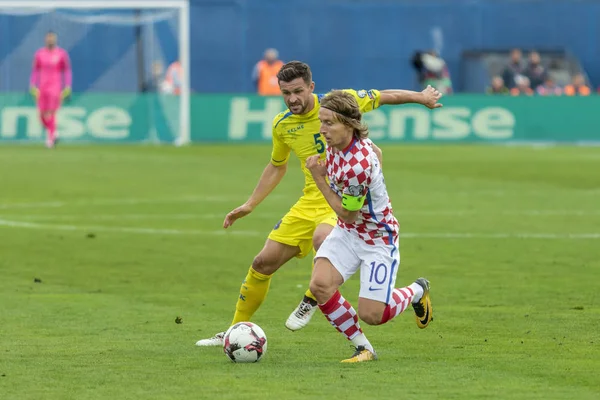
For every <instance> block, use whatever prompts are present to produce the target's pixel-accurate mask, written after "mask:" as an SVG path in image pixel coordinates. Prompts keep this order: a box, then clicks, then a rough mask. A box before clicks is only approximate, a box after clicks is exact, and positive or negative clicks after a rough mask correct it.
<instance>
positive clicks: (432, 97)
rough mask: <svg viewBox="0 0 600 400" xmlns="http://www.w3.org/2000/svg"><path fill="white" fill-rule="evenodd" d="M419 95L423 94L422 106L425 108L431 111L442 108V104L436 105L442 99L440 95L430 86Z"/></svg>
mask: <svg viewBox="0 0 600 400" xmlns="http://www.w3.org/2000/svg"><path fill="white" fill-rule="evenodd" d="M421 93H423V105H424V106H425V107H427V108H431V109H433V108H440V107H442V104H441V103H438V101H439V100H440V99H441V98H442V94H441V93H440V92H439V91H438V90H436V89H434V88H432V87H431V85H427V87H426V88H425V89H423V91H422V92H421Z"/></svg>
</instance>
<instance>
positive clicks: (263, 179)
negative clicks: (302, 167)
mask: <svg viewBox="0 0 600 400" xmlns="http://www.w3.org/2000/svg"><path fill="white" fill-rule="evenodd" d="M286 171H287V163H286V164H283V165H280V166H275V165H273V164H272V163H269V164H268V165H267V166H266V167H265V169H264V171H263V173H262V175H261V176H260V179H259V180H258V184H257V185H256V187H255V188H254V191H253V192H252V195H250V197H249V198H248V200H246V202H245V203H244V204H242V205H241V206H239V207H237V208H235V209H234V210H232V211H231V212H230V213H229V214H227V216H225V221H223V228H225V229H227V228H229V227H230V226H231V225H233V223H234V222H235V221H236V220H238V219H240V218H243V217H245V216H246V215H248V214H250V213H251V212H252V211H253V210H254V208H256V206H258V205H259V204H260V203H262V201H263V200H264V199H266V198H267V196H268V195H269V194H270V193H271V192H272V191H273V189H275V188H276V187H277V185H279V182H281V179H282V178H283V176H284V175H285V172H286Z"/></svg>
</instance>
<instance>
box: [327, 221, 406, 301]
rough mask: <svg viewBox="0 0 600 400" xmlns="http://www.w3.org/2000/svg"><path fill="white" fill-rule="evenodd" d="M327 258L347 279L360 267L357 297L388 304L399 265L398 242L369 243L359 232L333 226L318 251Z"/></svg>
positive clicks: (345, 279)
mask: <svg viewBox="0 0 600 400" xmlns="http://www.w3.org/2000/svg"><path fill="white" fill-rule="evenodd" d="M318 258H327V259H328V260H329V261H330V262H331V263H332V264H333V266H334V267H335V269H337V270H338V272H339V273H340V274H341V275H342V277H343V278H344V282H346V281H347V280H348V279H349V278H350V277H351V276H352V275H354V273H355V272H356V271H357V270H358V268H360V292H359V297H363V298H366V299H371V300H376V301H381V302H382V303H385V304H388V303H389V302H390V296H391V293H392V290H394V288H395V284H396V275H397V273H398V267H399V266H400V251H399V250H398V242H396V243H394V245H385V244H377V245H368V244H366V243H365V242H364V241H363V240H361V239H360V238H359V237H358V236H356V235H353V234H352V233H350V232H348V231H347V230H345V229H343V228H340V227H339V226H337V225H336V226H335V227H334V228H333V231H331V233H330V234H329V235H328V236H327V238H326V239H325V241H324V242H323V244H322V245H321V247H320V248H319V250H318V251H317V254H316V256H315V260H316V259H318Z"/></svg>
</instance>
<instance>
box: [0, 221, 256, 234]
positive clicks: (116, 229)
mask: <svg viewBox="0 0 600 400" xmlns="http://www.w3.org/2000/svg"><path fill="white" fill-rule="evenodd" d="M0 226H5V227H10V228H26V229H38V230H56V231H89V232H93V231H96V232H117V233H140V234H149V235H246V236H256V235H259V234H260V232H257V231H233V230H232V231H225V230H216V231H209V230H199V229H189V230H186V229H166V228H165V229H163V228H136V227H129V226H114V227H113V226H77V225H55V224H38V223H35V222H22V221H10V220H5V219H0Z"/></svg>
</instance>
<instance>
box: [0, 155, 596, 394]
mask: <svg viewBox="0 0 600 400" xmlns="http://www.w3.org/2000/svg"><path fill="white" fill-rule="evenodd" d="M383 150H384V165H383V166H384V172H385V174H386V182H387V186H388V189H389V191H390V195H391V197H392V201H393V205H394V210H395V214H396V216H397V217H398V219H399V220H400V224H401V229H402V233H403V235H404V236H403V238H402V239H401V244H400V249H401V254H402V262H401V267H400V270H399V273H398V283H399V284H408V283H410V282H412V280H414V279H415V278H417V277H419V276H425V277H427V278H429V279H430V281H431V284H432V301H433V307H434V315H435V321H434V322H433V323H432V325H431V326H430V327H429V328H428V329H425V330H419V329H417V327H416V324H415V321H414V316H413V314H412V311H411V310H410V309H409V310H407V313H406V314H405V315H401V316H400V317H398V318H396V319H395V320H393V321H392V322H391V323H388V324H386V325H384V326H379V327H370V326H366V325H363V328H364V330H365V332H366V334H367V335H368V336H369V338H370V339H371V342H372V343H373V344H374V345H375V347H376V349H377V350H378V353H379V357H380V360H379V361H378V362H373V363H367V364H360V365H341V364H340V363H339V361H340V360H341V359H342V358H345V357H347V356H349V355H350V354H351V353H352V349H351V347H350V343H349V342H347V341H346V340H345V339H344V338H343V337H342V336H341V335H340V334H339V333H337V332H336V331H335V330H334V329H333V328H332V327H331V326H330V325H328V323H327V322H326V320H325V318H323V317H322V316H321V315H319V314H317V315H316V316H315V318H314V319H313V322H312V323H311V324H310V325H309V326H308V327H307V328H306V329H305V330H303V331H300V332H289V331H287V330H286V329H285V327H284V322H285V320H286V318H287V316H288V314H289V313H290V312H291V310H292V309H293V308H294V307H295V306H296V304H297V303H298V301H299V300H300V298H301V296H302V293H303V292H304V290H305V288H306V285H307V283H308V280H309V277H310V260H309V259H303V260H293V261H292V262H290V263H289V264H288V265H286V266H285V267H284V268H282V270H280V271H279V272H278V273H277V274H276V276H275V277H274V278H273V281H272V284H271V291H270V293H269V296H268V297H267V299H266V301H265V303H264V304H263V306H262V308H261V309H260V310H259V311H258V313H257V314H256V315H255V318H254V322H256V323H258V324H259V325H260V326H261V327H262V328H263V329H264V330H265V332H266V334H267V336H268V340H269V348H268V352H267V354H266V356H265V357H264V359H263V360H262V361H261V362H260V363H257V364H251V365H242V364H239V365H238V364H232V363H231V362H229V361H228V359H227V358H226V356H225V355H224V354H223V352H222V350H221V349H219V348H197V347H195V346H194V343H195V342H196V340H198V339H201V338H204V337H208V336H212V335H213V334H214V333H215V332H218V331H220V330H223V329H225V328H227V326H228V324H229V322H230V319H231V317H232V312H233V308H234V305H235V302H236V298H237V294H238V289H239V284H240V282H241V280H242V279H243V278H244V276H245V274H246V271H247V269H248V266H249V265H250V263H251V261H252V258H253V257H254V256H255V254H256V253H257V252H258V251H259V250H260V249H261V247H262V245H263V243H264V240H265V238H266V235H267V234H268V232H269V230H270V229H271V227H272V226H273V225H274V224H275V223H276V222H277V221H278V220H279V218H280V217H281V216H282V215H283V214H284V213H285V212H286V211H287V209H288V208H289V207H290V206H291V205H292V204H293V203H294V202H295V201H296V199H297V198H298V197H299V195H300V193H301V189H302V183H303V178H302V175H301V173H300V172H299V168H298V165H297V163H298V161H297V160H296V159H293V160H291V164H290V167H289V169H288V175H287V176H286V177H285V178H284V181H283V183H282V184H281V185H280V187H278V188H277V189H276V190H275V192H274V193H273V194H272V196H271V197H270V198H268V199H267V200H266V201H265V202H264V203H263V204H262V205H261V206H259V207H258V208H257V209H256V210H255V212H254V213H253V214H251V215H250V216H248V217H247V218H245V219H243V220H240V221H238V222H237V223H236V224H235V225H234V226H233V228H232V229H230V230H227V231H223V230H222V229H221V224H222V221H223V217H224V215H225V214H226V213H227V212H228V211H229V210H230V209H232V208H233V207H235V206H237V205H239V204H241V203H242V202H243V201H245V199H246V198H247V196H248V195H249V194H250V192H251V190H252V189H253V187H254V185H255V183H256V181H257V179H258V177H259V176H260V173H261V171H262V169H263V167H264V166H265V165H266V163H267V162H268V160H269V156H270V148H269V146H259V145H256V146H216V145H210V146H201V145H198V146H192V147H188V148H170V147H134V146H123V147H110V146H89V147H83V146H64V147H59V148H58V149H55V150H52V151H50V150H46V149H44V148H42V147H33V146H2V147H0V169H1V170H0V399H2V400H9V399H19V400H22V399H23V400H24V399H78V400H79V399H199V398H206V399H217V398H226V399H228V398H231V399H239V398H256V399H265V398H273V399H324V398H336V399H344V398H352V399H360V398H365V399H371V398H373V399H398V398H401V399H461V400H462V399H528V400H529V399H599V398H600V350H599V349H600V297H598V293H599V291H600V148H578V147H555V148H524V147H523V148H521V147H492V146H391V145H387V146H383ZM34 279H37V280H39V281H41V282H35V281H34ZM343 293H344V294H345V296H346V297H347V298H348V300H349V301H350V302H352V303H353V304H355V305H356V304H357V294H358V279H352V280H351V281H350V282H348V283H347V285H345V286H344V287H343ZM176 317H181V318H182V323H181V324H176V323H175V319H176Z"/></svg>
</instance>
